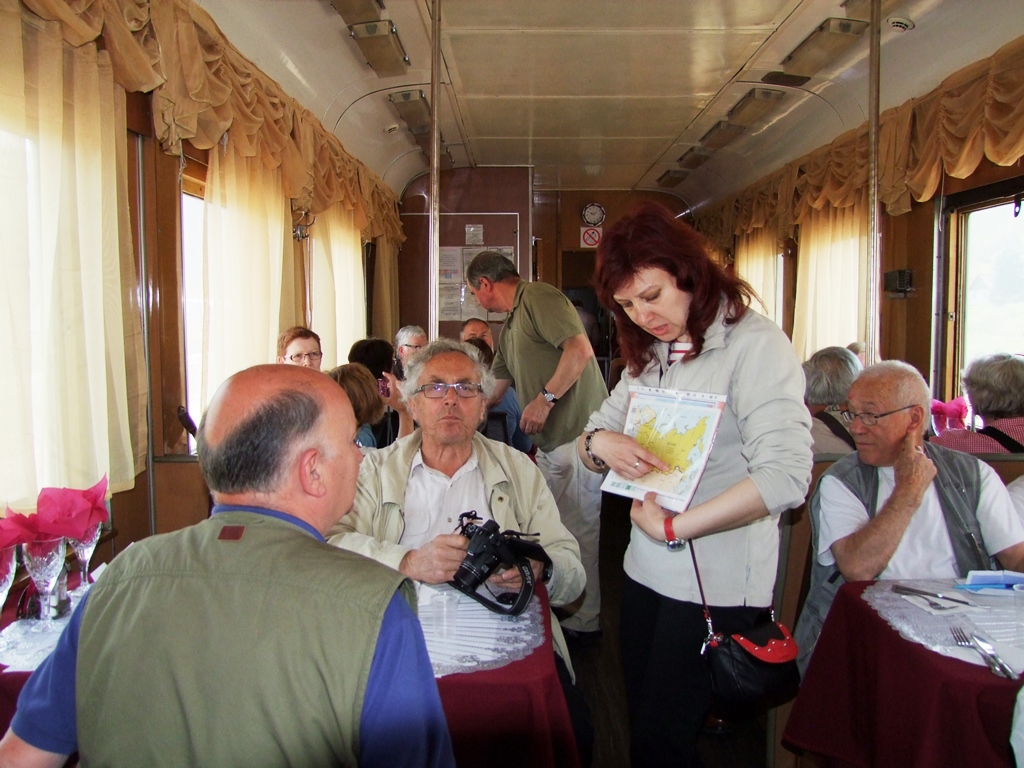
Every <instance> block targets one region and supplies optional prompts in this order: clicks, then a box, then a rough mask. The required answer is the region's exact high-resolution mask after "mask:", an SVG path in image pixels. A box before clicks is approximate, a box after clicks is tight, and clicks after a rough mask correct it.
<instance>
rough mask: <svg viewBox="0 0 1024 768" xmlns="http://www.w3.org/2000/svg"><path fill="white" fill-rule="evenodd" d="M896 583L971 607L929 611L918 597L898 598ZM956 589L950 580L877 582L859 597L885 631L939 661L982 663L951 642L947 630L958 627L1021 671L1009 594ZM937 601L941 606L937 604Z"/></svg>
mask: <svg viewBox="0 0 1024 768" xmlns="http://www.w3.org/2000/svg"><path fill="white" fill-rule="evenodd" d="M896 583H900V584H906V585H908V586H913V587H917V588H918V589H923V590H928V591H930V592H940V593H942V594H948V595H952V596H954V597H956V598H957V599H962V600H967V601H968V602H970V603H972V604H973V605H971V606H963V607H960V606H957V607H955V608H953V609H951V610H933V609H930V608H929V607H928V603H927V601H926V600H925V599H924V598H922V597H911V596H905V595H898V594H896V593H895V592H893V591H892V586H893V584H896ZM955 585H956V582H955V581H953V580H952V579H920V580H912V581H911V580H901V581H899V582H895V581H877V582H875V583H874V584H872V585H871V586H869V587H868V588H867V589H865V590H864V593H863V597H864V600H865V601H867V603H868V605H870V606H871V607H872V608H874V609H875V611H877V612H878V615H879V616H881V617H882V618H883V619H884V620H885V621H886V623H888V624H889V626H891V627H892V628H893V629H895V630H896V631H897V632H899V633H900V635H901V636H902V637H903V638H905V639H907V640H910V641H912V642H915V643H919V644H921V645H923V646H925V647H926V648H929V649H930V650H933V651H935V652H937V653H941V654H943V655H944V656H953V657H955V658H958V659H963V660H964V661H970V662H971V663H974V664H984V663H985V662H984V661H983V660H982V658H981V656H980V655H979V654H978V653H977V652H975V651H974V650H973V649H971V648H960V647H959V646H957V644H956V643H955V642H954V640H953V636H952V634H951V632H950V628H951V627H954V626H958V627H961V628H962V629H963V630H964V631H965V632H966V633H967V634H971V633H974V632H976V633H977V634H979V635H980V636H982V637H984V638H986V639H988V640H990V641H992V642H993V644H994V645H995V646H996V650H997V651H998V652H999V653H1000V655H1002V656H1003V657H1004V658H1005V660H1006V661H1007V663H1009V664H1010V666H1012V667H1014V669H1016V670H1017V671H1018V672H1019V671H1021V670H1022V669H1024V627H1022V626H1021V625H1020V624H1019V623H1018V621H1017V616H1016V612H1015V609H1014V599H1013V592H1012V591H1010V590H998V591H995V594H989V593H984V592H970V591H966V590H956V589H954V587H955ZM937 602H939V603H945V601H942V600H938V601H937ZM945 604H947V605H954V604H953V603H945Z"/></svg>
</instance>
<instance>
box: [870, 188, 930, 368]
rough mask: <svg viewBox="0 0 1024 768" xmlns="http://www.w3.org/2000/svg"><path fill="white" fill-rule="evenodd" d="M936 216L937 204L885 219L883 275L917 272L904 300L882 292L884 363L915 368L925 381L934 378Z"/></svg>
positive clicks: (881, 335)
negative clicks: (908, 270) (896, 363)
mask: <svg viewBox="0 0 1024 768" xmlns="http://www.w3.org/2000/svg"><path fill="white" fill-rule="evenodd" d="M934 211H935V205H934V203H931V202H927V203H914V205H913V207H912V209H911V211H910V212H909V213H906V214H904V215H903V216H896V217H892V216H883V217H882V220H881V225H882V272H883V273H885V272H888V271H891V270H894V269H910V270H912V272H913V288H914V289H913V290H912V291H911V292H909V293H908V294H907V297H906V298H903V299H900V298H887V297H885V295H884V293H883V296H882V307H881V326H880V331H881V332H880V334H879V352H880V354H881V357H882V359H883V360H904V361H906V362H908V363H910V364H911V365H913V366H914V367H915V368H917V369H918V370H919V371H920V372H921V375H922V376H924V377H925V378H926V379H929V378H930V376H931V373H930V372H931V351H932V319H933V318H932V298H933V291H934V280H935V275H934V272H935V270H934V264H935V213H934Z"/></svg>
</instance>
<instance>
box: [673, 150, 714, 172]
mask: <svg viewBox="0 0 1024 768" xmlns="http://www.w3.org/2000/svg"><path fill="white" fill-rule="evenodd" d="M710 159H711V153H710V152H708V151H707V150H706V149H704V148H702V147H690V148H689V149H688V150H686V151H685V152H684V153H683V154H681V155H680V156H679V159H678V160H676V162H677V163H679V167H680V168H686V169H688V170H691V171H692V170H694V169H696V168H700V167H701V166H702V165H704V163H706V162H707V161H708V160H710Z"/></svg>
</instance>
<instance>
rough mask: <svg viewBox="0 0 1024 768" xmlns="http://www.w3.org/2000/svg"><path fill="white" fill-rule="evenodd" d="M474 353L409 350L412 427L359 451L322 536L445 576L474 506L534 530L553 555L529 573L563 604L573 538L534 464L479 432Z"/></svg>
mask: <svg viewBox="0 0 1024 768" xmlns="http://www.w3.org/2000/svg"><path fill="white" fill-rule="evenodd" d="M479 355H480V353H479V352H478V350H477V349H476V348H474V347H472V346H471V345H468V344H463V343H461V342H457V341H454V340H451V339H437V340H435V341H433V342H432V343H431V344H429V345H428V346H427V347H425V348H424V349H423V350H421V351H420V352H419V353H417V354H415V355H411V356H410V357H409V358H408V359H407V361H406V377H405V381H403V382H402V383H401V384H400V385H399V386H400V388H401V392H402V397H403V399H404V400H405V402H406V403H407V404H408V407H409V410H410V412H411V413H412V415H413V418H414V419H415V420H416V423H417V424H419V429H417V430H416V431H415V432H413V433H412V434H411V435H409V436H408V437H404V438H401V439H399V440H397V441H395V442H394V443H393V444H392V445H389V446H388V447H387V448H382V449H380V450H377V451H374V452H373V453H372V454H371V455H370V456H367V457H366V458H365V459H364V460H363V465H362V468H361V470H360V474H359V483H358V488H357V491H356V500H355V505H354V507H353V509H352V512H351V513H349V514H348V515H346V516H345V517H344V518H342V519H341V520H340V521H339V523H338V525H336V526H335V527H334V529H333V530H332V531H331V534H332V535H331V536H330V537H329V538H328V541H330V542H331V543H332V544H335V545H337V546H339V547H342V548H344V549H350V550H352V551H354V552H358V553H360V554H362V555H366V556H367V557H371V558H373V559H374V560H378V561H380V562H382V563H384V564H385V565H389V566H391V567H392V568H394V569H396V570H398V571H401V572H402V573H403V574H405V575H406V576H409V577H410V578H413V579H416V580H418V581H422V582H424V583H426V584H443V583H445V582H448V581H451V579H452V577H453V576H454V575H455V572H456V570H458V567H459V565H460V564H461V563H462V561H463V560H464V559H465V557H466V549H467V547H468V545H469V539H467V538H466V537H465V536H463V535H462V534H460V533H456V532H455V531H456V530H457V529H458V528H459V523H460V520H459V515H461V514H462V513H463V512H469V511H471V510H473V511H476V513H477V516H478V517H479V518H480V524H481V525H482V524H483V523H484V522H485V521H487V520H494V521H495V522H496V523H497V524H498V527H499V528H500V529H501V530H512V531H519V532H521V533H531V534H538V536H537V538H536V541H537V543H539V544H540V545H541V546H542V547H543V548H544V550H545V552H546V553H547V555H548V557H550V558H551V563H552V564H551V567H550V568H549V569H545V568H544V566H543V565H542V564H541V563H540V562H537V561H533V560H531V561H530V564H531V566H532V567H533V571H534V576H535V580H536V581H537V582H546V584H547V591H548V596H549V598H550V602H551V605H553V606H558V605H564V604H566V603H568V602H571V601H572V600H574V599H575V598H576V597H577V596H579V594H580V593H581V592H582V591H583V587H584V584H585V581H586V577H585V575H584V572H583V564H582V563H581V562H580V551H579V546H578V545H577V544H576V540H575V539H574V538H573V537H572V534H570V533H569V531H568V530H567V529H566V527H565V526H564V525H563V524H562V521H561V519H560V518H559V516H558V509H557V507H556V506H555V500H554V497H553V496H552V495H551V491H549V490H548V487H547V484H546V483H545V482H544V477H543V475H541V473H540V470H538V469H537V467H536V465H534V464H533V462H531V461H530V459H529V458H528V457H527V456H526V455H525V454H524V453H522V452H520V451H517V450H515V449H514V448H511V447H509V446H507V445H505V444H504V443H499V442H495V441H493V440H488V439H487V438H485V437H484V436H483V435H481V434H480V433H479V432H477V427H478V426H479V425H480V422H481V421H482V420H483V419H484V417H485V415H486V413H487V402H488V400H489V398H490V397H491V395H492V394H493V392H494V386H495V383H494V376H493V374H491V372H490V370H489V369H488V368H487V367H486V366H485V365H484V364H483V362H482V361H481V359H480V357H479ZM531 538H532V537H531ZM490 580H491V581H492V582H495V583H496V584H497V585H499V586H503V587H507V588H510V589H519V587H520V582H521V581H522V577H521V576H520V574H519V573H518V571H515V570H513V569H509V570H506V571H503V572H500V573H496V574H494V575H492V576H491V578H490ZM551 626H552V632H553V633H554V637H553V642H554V646H555V651H556V655H557V657H561V659H562V660H564V664H563V666H562V668H560V669H559V674H560V676H563V675H564V678H563V682H565V683H568V679H569V677H570V673H569V671H568V666H567V665H568V662H569V654H568V652H567V650H566V647H565V640H564V638H563V636H562V633H561V631H560V628H559V626H558V622H557V621H555V620H552V622H551ZM557 663H561V662H559V661H558V659H557V658H556V664H557ZM567 692H569V691H567ZM570 695H572V693H570ZM569 704H570V714H572V709H573V702H572V701H570V702H569ZM584 706H585V705H584ZM574 719H575V718H574ZM577 740H578V741H582V739H581V738H580V735H579V733H577ZM580 746H581V749H584V748H585V747H584V745H583V744H580Z"/></svg>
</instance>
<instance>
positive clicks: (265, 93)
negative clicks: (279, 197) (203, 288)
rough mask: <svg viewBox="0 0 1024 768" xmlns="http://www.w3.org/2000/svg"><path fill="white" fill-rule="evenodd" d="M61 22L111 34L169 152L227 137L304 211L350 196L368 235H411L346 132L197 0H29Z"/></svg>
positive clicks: (71, 35)
mask: <svg viewBox="0 0 1024 768" xmlns="http://www.w3.org/2000/svg"><path fill="white" fill-rule="evenodd" d="M22 4H23V5H24V6H25V7H26V8H28V9H29V10H30V11H32V12H33V13H35V14H36V15H37V16H40V17H41V18H44V19H47V20H52V21H59V22H60V24H61V29H62V32H63V35H64V39H65V41H67V42H68V43H69V44H71V45H75V46H78V45H83V44H84V43H87V42H91V41H94V40H101V41H102V45H103V47H104V48H105V49H106V50H107V51H108V52H109V54H110V60H111V64H112V66H113V71H114V79H115V81H116V82H117V83H119V84H120V85H121V86H123V87H124V88H125V90H128V91H142V92H151V93H152V100H153V101H152V111H153V127H154V130H155V132H156V136H157V138H158V139H159V140H160V142H161V144H162V146H163V148H164V150H165V151H167V152H169V153H171V154H177V155H180V154H181V142H182V141H183V140H186V139H187V140H189V141H191V142H192V143H193V144H194V145H195V146H196V147H198V148H200V149H209V148H211V147H213V146H215V145H216V144H217V143H218V142H220V141H222V140H223V139H224V137H225V136H227V141H228V142H229V143H231V144H232V145H233V146H234V147H235V149H236V150H237V151H238V152H239V153H240V154H242V155H243V156H245V157H259V158H260V160H261V161H262V162H263V163H264V165H266V166H267V167H268V168H277V167H280V169H281V178H282V184H283V186H284V194H285V195H286V196H287V197H288V198H290V199H291V205H292V209H293V210H295V211H309V212H311V213H314V214H316V213H319V212H321V211H324V210H326V209H328V208H329V207H331V206H332V205H334V204H335V203H342V204H343V205H344V206H345V207H346V208H348V209H349V210H352V211H353V212H354V214H355V220H356V222H357V224H358V225H359V227H360V229H361V230H362V233H363V237H365V238H367V239H371V238H375V237H381V236H383V237H386V238H388V239H389V240H391V241H392V242H394V243H396V244H397V243H400V242H402V241H403V240H404V239H405V238H404V236H403V235H402V228H401V223H400V221H399V218H398V200H397V198H396V197H395V195H394V193H393V192H392V191H391V190H390V189H389V188H388V187H387V186H385V185H384V183H383V182H382V181H381V180H380V179H379V178H378V177H377V176H376V175H375V174H373V173H372V172H371V171H370V170H369V169H368V168H367V167H366V166H365V165H364V164H363V163H362V162H360V161H359V160H357V159H356V158H354V157H352V156H351V155H349V154H348V153H347V152H346V151H345V150H344V148H343V147H342V145H341V142H340V141H339V140H338V137H337V136H335V135H334V134H331V133H329V132H327V131H326V130H325V129H324V127H323V126H322V125H321V124H320V122H319V120H317V118H316V117H315V116H314V115H313V114H312V113H311V112H309V111H308V110H307V109H305V108H303V107H302V105H300V104H299V103H298V102H297V101H295V99H293V98H291V97H290V96H288V95H287V94H286V93H285V92H284V90H283V89H282V88H281V86H279V85H278V84H277V83H276V82H274V81H273V80H271V79H270V78H269V77H268V76H267V75H265V74H264V73H263V72H261V71H260V70H259V69H258V68H256V67H255V66H254V65H253V64H252V63H251V62H249V61H248V60H247V59H246V58H245V57H244V56H242V54H241V53H239V52H238V50H236V49H235V48H234V46H232V45H231V43H230V42H228V40H227V39H226V38H225V37H224V34H223V33H222V32H221V31H220V29H219V28H218V27H217V25H216V23H215V22H214V21H213V19H212V18H211V17H210V16H209V14H207V13H206V11H204V10H203V9H202V8H200V7H199V6H197V5H195V4H193V3H192V2H191V0H22Z"/></svg>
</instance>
